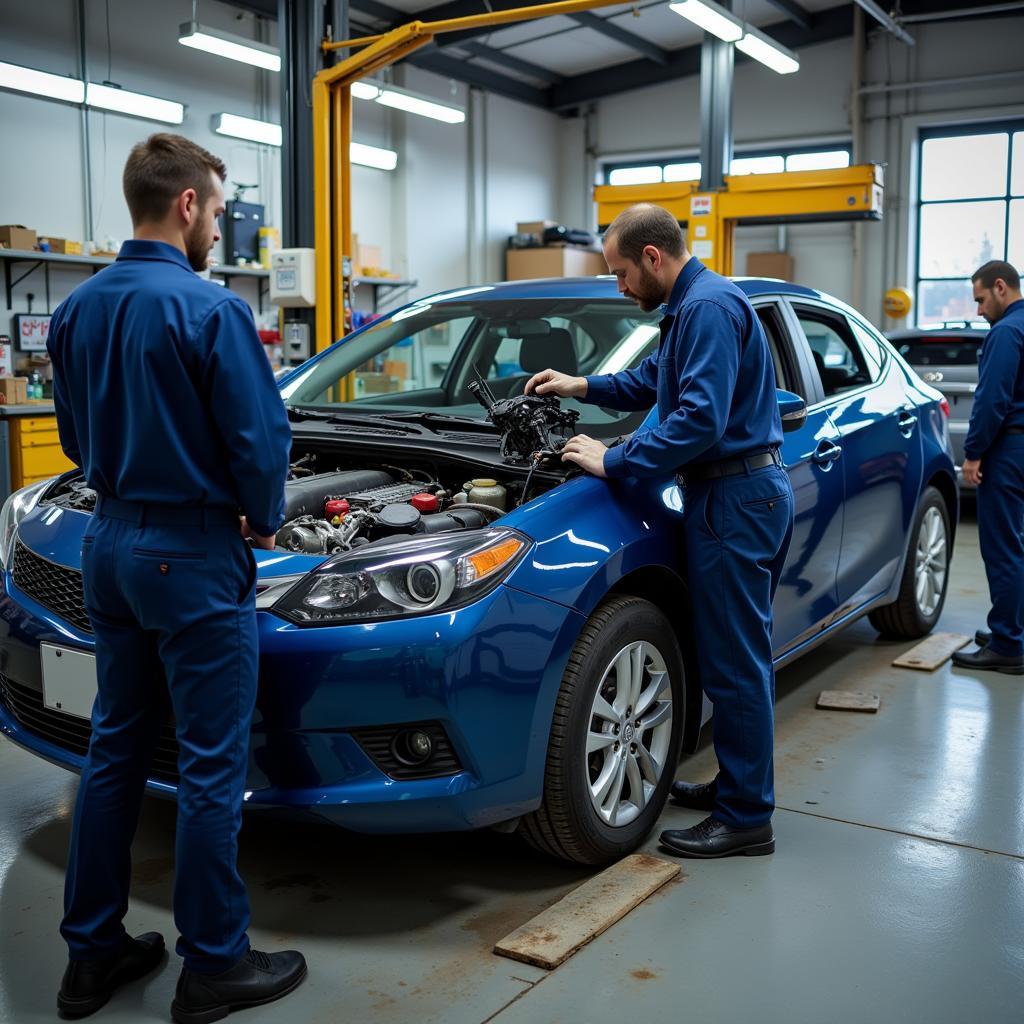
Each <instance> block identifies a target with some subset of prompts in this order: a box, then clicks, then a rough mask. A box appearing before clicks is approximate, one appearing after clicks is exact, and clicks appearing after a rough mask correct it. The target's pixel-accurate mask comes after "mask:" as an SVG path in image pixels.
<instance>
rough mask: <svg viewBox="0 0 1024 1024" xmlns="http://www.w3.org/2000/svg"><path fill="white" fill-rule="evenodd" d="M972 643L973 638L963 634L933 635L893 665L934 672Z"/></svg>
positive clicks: (902, 655)
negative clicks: (955, 652) (956, 652)
mask: <svg viewBox="0 0 1024 1024" xmlns="http://www.w3.org/2000/svg"><path fill="white" fill-rule="evenodd" d="M970 642H971V638H970V637H969V636H964V635H963V634H962V633H932V635H931V636H929V637H925V639H924V640H922V641H921V642H920V643H919V644H918V645H917V646H916V647H911V648H910V650H909V651H907V652H906V654H901V655H900V656H899V657H898V658H897V659H896V660H895V661H894V662H893V664H894V665H895V666H897V668H916V669H920V670H921V671H922V672H933V671H934V670H935V669H937V668H938V667H939V666H940V665H941V664H942V663H943V662H944V661H946V660H947V659H948V658H949V657H950V656H951V655H952V654H953V652H954V651H959V650H960V648H961V647H964V646H965V645H966V644H969V643H970Z"/></svg>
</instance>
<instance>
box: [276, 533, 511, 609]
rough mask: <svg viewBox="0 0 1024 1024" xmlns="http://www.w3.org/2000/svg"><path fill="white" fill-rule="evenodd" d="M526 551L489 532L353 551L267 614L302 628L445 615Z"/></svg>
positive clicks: (313, 575)
mask: <svg viewBox="0 0 1024 1024" xmlns="http://www.w3.org/2000/svg"><path fill="white" fill-rule="evenodd" d="M529 546H530V542H529V541H528V540H527V539H526V538H525V537H523V536H522V535H521V534H518V533H516V532H515V531H513V530H507V529H494V530H483V531H474V532H473V533H464V534H460V533H445V534H437V535H434V536H432V537H417V538H416V539H415V540H403V541H398V542H394V543H388V544H375V545H374V546H373V547H372V548H365V549H360V548H357V549H356V550H355V551H349V552H346V553H345V554H342V555H337V556H335V557H334V558H332V559H331V560H330V561H328V562H325V563H324V564H323V565H322V566H320V567H319V568H318V569H316V570H315V571H314V572H311V573H310V574H309V575H308V576H305V577H303V579H302V580H301V581H300V582H299V583H298V584H297V585H296V586H294V587H292V589H291V590H289V591H288V593H287V594H285V595H284V596H283V597H282V598H281V599H280V600H279V601H277V603H276V604H275V605H274V611H275V612H276V613H277V614H279V615H282V616H284V617H285V618H287V619H290V620H291V621H292V622H295V623H298V624H299V625H301V626H325V625H331V624H332V623H342V622H358V621H366V620H372V619H390V618H399V617H401V616H405V615H422V614H424V613H427V612H437V611H447V610H449V609H451V608H457V607H459V606H460V605H464V604H467V603H469V602H470V601H473V600H476V599H477V598H479V597H481V596H482V595H483V594H485V593H487V591H489V590H491V589H492V588H493V587H496V586H497V585H498V584H499V583H500V582H501V581H502V580H503V579H504V578H505V577H506V576H507V575H508V574H509V573H510V572H511V571H512V569H513V567H514V566H515V565H516V564H517V563H518V562H519V560H520V558H522V556H523V555H524V554H525V552H526V551H527V549H528V548H529Z"/></svg>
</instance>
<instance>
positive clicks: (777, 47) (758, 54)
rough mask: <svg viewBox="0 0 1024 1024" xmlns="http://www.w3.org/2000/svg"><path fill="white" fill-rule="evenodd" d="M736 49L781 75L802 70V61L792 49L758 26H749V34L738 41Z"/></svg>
mask: <svg viewBox="0 0 1024 1024" xmlns="http://www.w3.org/2000/svg"><path fill="white" fill-rule="evenodd" d="M736 49H737V50H742V51H743V53H745V54H746V55H747V56H748V57H753V58H754V60H757V61H760V62H761V63H762V64H763V65H764V66H765V67H767V68H771V69H772V71H777V72H778V73H779V74H780V75H791V74H792V73H793V72H794V71H799V70H800V61H799V60H798V58H797V55H796V54H795V53H794V52H793V51H792V50H788V49H786V47H785V46H783V45H782V44H781V43H777V42H775V40H774V39H770V38H769V37H768V36H766V35H765V34H764V33H763V32H759V31H758V30H757V29H756V28H750V27H749V26H748V27H747V34H746V35H745V36H744V37H743V38H742V39H741V40H739V42H737V43H736Z"/></svg>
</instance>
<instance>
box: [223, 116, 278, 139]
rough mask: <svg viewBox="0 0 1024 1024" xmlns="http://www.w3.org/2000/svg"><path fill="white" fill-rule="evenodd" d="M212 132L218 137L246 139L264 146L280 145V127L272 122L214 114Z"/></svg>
mask: <svg viewBox="0 0 1024 1024" xmlns="http://www.w3.org/2000/svg"><path fill="white" fill-rule="evenodd" d="M213 130H214V131H215V132H216V133H217V134H218V135H230V136H231V137H232V138H235V139H247V140H248V141H249V142H259V143H262V144H263V145H264V146H280V145H281V126H280V125H279V124H274V123H273V122H272V121H257V120H256V119H255V118H253V117H241V116H240V115H238V114H214V115H213Z"/></svg>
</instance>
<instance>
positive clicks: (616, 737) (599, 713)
mask: <svg viewBox="0 0 1024 1024" xmlns="http://www.w3.org/2000/svg"><path fill="white" fill-rule="evenodd" d="M685 693H686V691H685V675H684V669H683V659H682V654H681V653H680V650H679V644H678V642H677V640H676V636H675V632H674V631H673V629H672V625H671V623H670V622H669V621H668V619H667V618H666V617H665V615H664V613H663V612H661V610H660V609H658V608H657V607H656V606H655V605H653V604H651V603H650V602H648V601H645V600H643V599H641V598H638V597H630V596H625V595H623V596H615V597H610V598H608V599H607V600H606V601H604V602H603V603H602V604H601V605H600V606H599V607H598V608H597V610H596V611H595V612H594V614H593V615H592V616H591V617H590V618H589V619H588V620H587V623H586V625H585V626H584V627H583V629H582V631H581V633H580V636H579V638H578V639H577V641H576V645H575V647H574V648H573V651H572V654H571V655H570V657H569V663H568V665H567V667H566V670H565V674H564V676H563V677H562V685H561V688H560V689H559V693H558V698H557V700H556V703H555V712H554V717H553V720H552V725H551V737H550V740H549V743H548V755H547V763H546V766H545V775H544V799H543V802H542V804H541V806H540V807H539V808H538V810H536V811H534V812H533V813H532V814H530V815H527V816H526V817H524V818H523V820H522V822H521V823H520V826H519V831H520V833H521V834H522V835H523V836H524V838H525V839H526V840H527V841H528V842H529V843H530V844H531V845H533V846H535V847H536V848H537V849H539V850H542V851H544V852H545V853H550V854H552V855H554V856H556V857H561V858H564V859H566V860H571V861H576V862H578V863H581V864H604V863H607V862H609V861H612V860H615V859H617V858H619V857H623V856H625V855H626V854H628V853H631V852H632V851H633V850H635V849H636V848H637V847H638V846H639V845H640V844H641V843H642V842H643V840H644V838H645V837H646V836H647V834H648V833H649V832H650V830H651V829H652V828H653V826H654V824H655V822H656V821H657V820H658V817H659V815H660V814H661V810H662V808H663V807H664V804H665V799H666V797H667V795H668V790H669V787H670V786H671V784H672V779H673V776H674V775H675V768H676V765H677V764H678V761H679V747H680V743H681V740H682V735H683V718H684V709H685Z"/></svg>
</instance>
